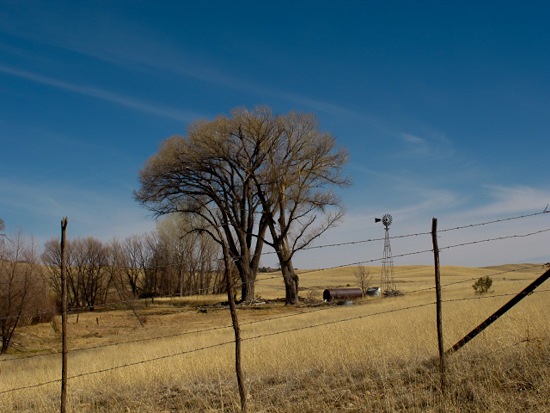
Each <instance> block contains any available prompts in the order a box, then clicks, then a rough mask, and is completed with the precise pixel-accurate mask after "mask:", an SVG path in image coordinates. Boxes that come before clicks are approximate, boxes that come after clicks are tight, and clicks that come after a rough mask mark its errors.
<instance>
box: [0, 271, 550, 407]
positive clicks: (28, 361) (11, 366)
mask: <svg viewBox="0 0 550 413" xmlns="http://www.w3.org/2000/svg"><path fill="white" fill-rule="evenodd" d="M367 269H368V270H369V271H370V273H371V275H372V278H371V285H378V283H379V279H380V268H377V267H368V268H367ZM545 270H546V268H543V267H542V266H541V265H530V264H523V265H510V266H500V267H486V268H464V267H442V268H441V278H442V284H443V287H444V288H443V300H444V303H443V318H444V336H445V346H446V348H449V347H450V346H452V345H453V344H454V343H455V342H456V341H458V340H460V339H461V338H462V337H463V336H464V335H465V334H467V333H468V332H469V331H470V330H471V329H472V328H473V327H475V326H476V325H478V324H479V323H480V322H481V321H483V320H484V319H485V318H486V317H487V316H489V315H490V314H492V312H494V311H495V310H496V309H498V308H499V307H500V306H502V305H503V304H504V303H505V302H507V301H508V300H509V299H510V298H512V297H513V295H515V294H516V293H517V292H519V291H520V290H521V289H522V288H524V287H525V286H526V285H528V284H529V283H530V282H531V281H532V280H534V279H535V278H536V277H537V276H539V275H540V274H542V273H543V272H544V271H545ZM356 271H357V268H353V267H350V268H340V269H333V270H322V271H301V275H300V279H301V282H300V286H301V289H300V295H301V297H302V299H303V304H301V305H299V306H297V307H285V306H284V305H283V304H282V303H281V301H280V300H278V299H279V298H281V297H283V295H284V288H283V285H282V281H281V279H280V275H278V274H275V273H264V274H260V275H259V277H258V282H257V290H256V291H257V295H258V297H260V298H262V299H263V302H264V304H259V305H252V306H241V307H239V310H238V314H239V321H240V324H241V330H242V334H243V369H244V374H245V376H246V380H247V387H248V394H249V407H250V411H252V412H273V413H278V412H285V413H286V412H291V413H292V412H317V411H345V412H426V411H441V409H443V410H444V411H446V412H482V411H483V412H487V411H493V412H503V411H506V412H514V411H515V412H520V411H521V412H523V411H535V412H544V411H548V407H549V405H548V403H549V402H548V400H549V396H550V333H549V332H550V322H549V319H548V317H547V316H546V314H547V311H548V304H547V303H548V293H549V292H550V285H542V286H541V287H539V289H538V290H537V291H536V292H535V293H534V294H532V295H531V296H529V297H527V298H526V299H524V300H523V301H522V302H521V303H520V304H518V305H517V306H516V307H514V308H513V309H512V310H511V311H509V312H508V313H507V314H506V315H504V316H503V317H502V318H501V319H499V320H498V321H497V322H495V323H494V324H493V325H492V326H491V327H489V328H488V329H487V330H486V331H484V332H483V333H481V334H480V335H479V336H478V337H476V338H475V339H474V340H472V341H471V342H470V343H469V344H468V345H467V346H465V347H464V348H463V349H461V350H460V351H459V352H457V353H456V354H453V355H452V356H450V357H449V358H448V363H449V365H448V375H447V380H448V385H447V390H446V392H445V393H444V394H443V393H442V392H441V388H440V376H439V374H438V364H437V354H438V353H437V337H436V327H435V305H434V302H435V292H434V288H433V286H434V271H433V268H432V267H427V266H426V267H425V266H403V267H396V268H395V279H396V284H397V288H398V289H399V290H400V291H402V292H403V293H404V295H403V296H400V297H389V298H362V299H359V300H356V301H355V302H354V305H351V306H338V305H333V304H330V303H322V302H321V297H322V292H323V290H324V289H325V288H333V287H346V286H348V285H349V286H351V287H356V286H357V279H356V277H355V275H354V274H355V272H356ZM481 276H490V277H491V278H493V280H494V282H493V287H492V291H491V292H490V293H489V294H487V295H484V296H479V295H476V294H474V290H473V289H472V284H473V283H474V281H475V280H476V279H477V278H479V277H481ZM224 300H225V297H223V296H217V297H185V298H173V299H162V300H161V299H156V300H155V301H154V302H153V303H152V302H151V301H150V300H147V301H140V302H133V303H131V305H132V309H130V308H128V307H125V306H118V308H116V309H113V308H109V309H105V310H101V311H95V312H90V313H83V314H79V315H76V314H73V315H70V317H69V322H68V334H69V337H70V339H69V347H70V349H71V353H70V355H69V377H70V380H69V385H68V392H69V399H70V406H69V410H68V411H74V412H76V411H78V412H127V411H132V412H233V411H238V408H239V403H238V393H237V390H236V379H235V375H234V367H233V363H234V358H233V357H234V344H233V332H232V329H231V328H230V326H231V322H230V317H229V314H228V311H227V309H226V308H225V307H224V306H222V305H221V304H220V303H221V302H222V301H224ZM129 305H130V304H129ZM138 318H139V319H138ZM58 325H60V323H59V320H58V324H57V325H55V324H40V325H35V326H29V327H24V328H21V329H20V330H19V333H18V335H17V337H16V347H15V348H16V350H17V351H14V352H13V353H11V354H8V355H5V356H2V358H1V359H0V374H1V376H2V380H1V381H0V400H1V402H0V403H1V406H2V409H3V410H4V411H13V412H31V411H32V412H36V411H40V412H56V411H59V387H60V382H59V381H57V380H58V379H59V377H60V355H59V354H48V353H52V352H57V351H59V349H60V333H59V329H58ZM46 383H48V384H46ZM14 389H18V390H14ZM4 408H5V409H4Z"/></svg>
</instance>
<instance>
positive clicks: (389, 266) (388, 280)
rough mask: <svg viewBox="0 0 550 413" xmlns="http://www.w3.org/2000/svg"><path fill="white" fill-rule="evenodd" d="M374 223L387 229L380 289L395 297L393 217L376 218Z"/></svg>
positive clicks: (388, 215) (383, 292) (385, 293)
mask: <svg viewBox="0 0 550 413" xmlns="http://www.w3.org/2000/svg"><path fill="white" fill-rule="evenodd" d="M374 222H375V223H376V222H382V224H383V225H384V229H385V235H384V258H382V271H381V274H380V289H381V290H382V294H384V295H393V294H394V293H395V292H396V291H397V289H396V288H395V281H394V279H393V258H392V255H391V246H390V225H391V223H392V216H391V215H390V214H385V215H384V216H383V217H382V218H374Z"/></svg>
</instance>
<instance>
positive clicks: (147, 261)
mask: <svg viewBox="0 0 550 413" xmlns="http://www.w3.org/2000/svg"><path fill="white" fill-rule="evenodd" d="M181 225H182V223H181V222H179V221H178V220H177V218H175V217H170V218H167V219H164V220H162V221H160V222H159V224H158V227H157V229H156V230H155V231H152V232H149V233H145V234H141V235H132V236H129V237H127V238H125V239H124V240H122V241H119V240H113V241H111V242H103V241H100V240H98V239H96V238H94V237H86V238H76V239H71V240H69V241H67V243H66V266H65V268H66V274H67V285H68V292H67V293H68V294H67V295H68V297H67V298H68V307H69V310H72V311H87V310H94V309H95V308H96V307H97V306H100V305H104V304H108V303H113V302H120V301H126V300H132V299H138V298H152V299H154V297H160V296H187V295H202V294H221V293H223V292H225V291H226V285H225V280H224V278H223V276H224V269H223V265H222V264H221V261H220V251H219V248H218V246H217V244H215V243H214V242H213V241H212V240H211V239H210V238H209V237H207V236H206V235H204V234H196V233H190V234H187V235H186V236H181V235H180V234H181V233H182V232H183V231H184V228H182V227H181ZM60 268H61V250H60V243H59V240H58V239H55V238H54V239H50V240H49V241H47V242H46V243H45V245H44V248H43V249H42V252H41V253H40V252H39V249H38V248H37V246H36V244H35V243H34V242H33V241H32V239H29V238H27V237H25V236H24V235H23V234H22V233H17V234H16V235H15V236H11V237H8V236H7V235H6V234H4V233H3V232H2V237H0V334H1V336H2V343H1V348H0V353H5V352H6V351H7V350H8V348H10V346H11V345H12V342H13V337H14V333H15V331H16V329H17V327H18V326H22V325H28V324H33V323H37V322H43V321H51V320H52V319H53V317H54V315H55V314H56V312H58V311H59V308H60V305H61V304H60V300H61V274H60Z"/></svg>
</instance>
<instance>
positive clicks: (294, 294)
mask: <svg viewBox="0 0 550 413" xmlns="http://www.w3.org/2000/svg"><path fill="white" fill-rule="evenodd" d="M281 261H282V260H281ZM281 272H282V273H283V281H284V283H285V304H286V305H295V304H298V302H299V301H300V299H299V297H298V284H299V277H298V275H296V272H295V271H294V266H293V265H292V262H291V261H287V262H286V263H281Z"/></svg>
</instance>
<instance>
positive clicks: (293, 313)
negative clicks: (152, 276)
mask: <svg viewBox="0 0 550 413" xmlns="http://www.w3.org/2000/svg"><path fill="white" fill-rule="evenodd" d="M547 213H548V210H547V209H545V210H544V211H542V212H536V213H532V214H526V215H520V216H515V217H509V218H503V219H498V220H492V221H486V222H480V223H471V224H467V225H463V226H457V227H452V228H446V229H442V230H439V231H438V232H451V231H459V230H462V229H467V228H472V227H477V226H486V225H491V224H498V223H502V222H508V221H511V220H521V219H525V218H528V217H533V216H539V215H543V214H547ZM549 231H550V228H546V229H540V230H537V231H530V232H527V233H522V234H518V233H513V234H509V235H504V236H502V235H501V236H497V237H488V238H483V239H475V240H470V241H465V242H460V243H455V244H450V245H446V246H443V247H441V248H438V250H439V251H445V250H449V249H453V248H460V247H464V246H468V245H477V244H482V243H492V242H498V241H502V240H506V239H525V238H529V237H534V236H536V235H539V234H542V233H545V232H549ZM430 234H432V233H431V232H421V233H413V234H404V235H397V236H394V237H391V238H392V239H402V238H411V237H419V236H427V235H430ZM381 240H383V238H373V239H366V240H359V241H350V242H343V243H333V244H326V245H320V246H313V247H308V248H307V249H321V248H335V247H341V246H349V245H357V244H364V243H369V242H379V241H381ZM427 253H434V249H421V250H416V251H409V252H403V253H401V254H397V255H394V257H396V258H399V257H410V256H413V255H419V254H427ZM381 260H382V258H374V259H366V260H356V261H353V262H350V263H345V264H339V265H336V266H332V267H326V268H321V269H315V270H311V271H302V272H301V273H300V277H303V276H305V275H310V276H311V275H314V274H316V273H320V272H323V271H330V270H334V269H339V268H344V267H355V266H360V265H365V264H372V263H376V262H380V261H381ZM541 266H542V265H541ZM532 270H533V265H532V264H524V265H521V266H516V267H515V268H512V269H508V270H495V271H492V272H488V273H487V274H486V275H487V276H490V277H495V276H499V275H505V274H510V273H514V272H524V271H532ZM411 271H414V270H411ZM402 275H403V273H402ZM404 275H406V274H404ZM277 278H279V279H280V278H281V276H280V275H274V276H267V277H262V278H260V279H258V280H256V282H257V283H262V282H266V281H269V280H273V279H277ZM475 279H477V277H473V278H472V277H468V278H464V279H461V280H457V281H453V282H450V283H446V284H443V285H442V286H441V288H442V289H445V288H448V287H451V286H455V285H459V284H465V283H471V282H472V281H474V280H475ZM435 288H436V287H435V286H432V287H423V288H417V289H413V290H409V291H406V294H409V295H412V294H419V293H425V292H429V291H432V290H434V289H435ZM308 290H313V288H311V289H308V288H305V289H303V290H302V291H308ZM201 292H203V291H196V293H197V294H200V293H201ZM548 292H550V289H546V290H538V291H534V292H532V293H533V294H534V293H536V294H544V293H548ZM516 294H517V293H516V292H510V293H503V294H487V295H484V296H475V297H463V298H454V299H447V300H442V302H449V303H450V302H462V301H470V300H484V299H491V298H496V297H512V296H515V295H516ZM132 302H135V300H126V301H123V300H121V301H119V302H118V303H113V304H110V305H105V306H102V309H104V310H108V309H110V308H114V307H120V305H121V304H125V303H132ZM436 304H437V303H436V301H429V302H424V303H420V304H416V305H409V306H403V307H398V308H392V309H389V310H383V311H379V312H373V313H368V314H361V315H356V316H352V317H347V318H339V319H337V320H330V321H323V322H317V323H313V324H306V325H300V326H298V327H292V328H287V329H283V330H279V331H273V332H268V333H264V334H258V335H255V336H250V337H246V338H242V339H241V340H242V341H253V340H260V339H263V338H268V337H273V336H276V335H283V334H292V333H295V332H298V331H303V330H308V329H315V328H320V327H323V326H328V325H333V324H339V323H346V322H349V321H353V320H357V319H365V318H370V317H376V316H380V315H384V314H392V313H397V312H406V311H415V310H418V309H421V308H425V307H431V306H435V305H436ZM334 308H335V307H334V306H330V305H326V306H321V307H313V308H307V309H304V308H289V310H288V313H286V314H282V315H277V316H270V317H266V318H261V319H258V320H254V321H251V322H247V323H243V324H242V325H241V327H246V326H250V325H253V324H261V323H269V322H270V321H273V320H279V319H285V318H294V317H300V316H304V315H306V316H307V315H310V314H312V313H318V312H322V311H331V310H333V309H334ZM84 310H85V308H78V309H76V308H73V309H71V311H73V312H77V311H84ZM230 328H232V325H223V326H217V327H209V328H204V329H197V330H192V331H185V332H180V333H174V334H163V335H158V336H155V337H148V338H140V339H135V340H127V341H121V342H117V343H108V344H102V345H96V346H87V347H81V348H74V349H71V350H70V351H71V352H85V351H91V350H97V349H104V348H109V347H114V346H119V345H124V344H132V343H145V342H154V341H156V340H161V339H167V338H176V337H184V336H192V335H194V334H202V333H208V332H213V331H217V330H223V329H230ZM523 341H524V340H522V341H521V342H523ZM234 344H235V340H226V341H221V342H218V343H213V344H211V345H207V346H202V347H197V348H193V349H190V350H185V351H179V352H174V353H170V354H164V355H160V356H156V357H151V358H148V359H143V360H136V361H134V362H128V363H123V364H120V365H116V366H111V367H107V368H103V369H98V370H94V371H88V372H82V373H79V374H74V375H70V374H69V375H68V377H67V379H68V380H74V379H77V378H80V377H86V376H91V375H99V374H103V373H107V372H111V371H116V370H120V369H125V368H129V367H132V366H138V365H143V364H148V363H153V362H155V361H159V360H165V359H169V358H175V357H181V356H185V355H188V354H192V353H196V352H201V351H205V350H208V349H213V348H217V347H222V346H230V345H234ZM518 344H520V342H518V343H515V344H512V345H511V346H516V345H518ZM495 351H500V350H499V349H497V350H495ZM61 353H62V352H60V351H56V352H46V353H40V354H32V355H25V356H23V357H17V358H4V359H0V365H2V364H6V363H8V364H9V363H17V362H18V361H19V360H23V359H31V358H36V357H48V356H56V355H59V354H61ZM60 382H61V379H53V380H47V381H43V382H40V383H32V384H28V385H26V386H19V387H13V388H10V389H5V390H2V391H0V395H5V394H10V393H15V392H18V391H22V390H26V389H33V388H38V387H43V386H46V385H49V384H54V383H60Z"/></svg>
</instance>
